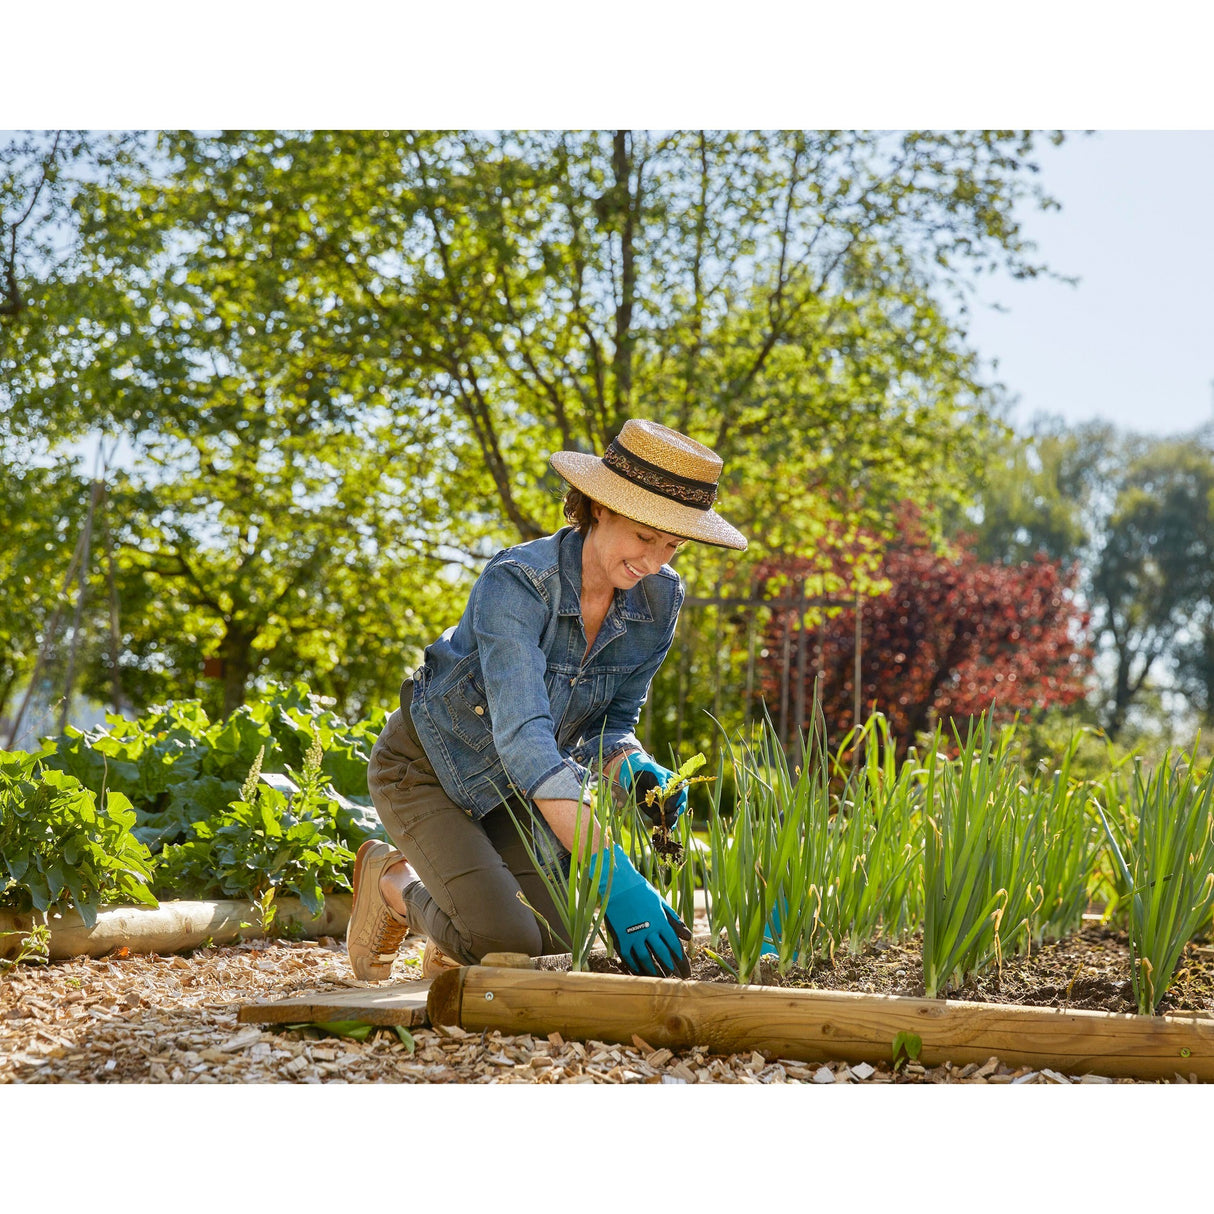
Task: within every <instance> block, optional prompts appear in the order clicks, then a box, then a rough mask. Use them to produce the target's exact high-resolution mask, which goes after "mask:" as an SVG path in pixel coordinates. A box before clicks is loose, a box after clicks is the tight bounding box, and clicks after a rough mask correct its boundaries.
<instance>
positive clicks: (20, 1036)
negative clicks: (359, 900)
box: [0, 938, 1187, 1084]
mask: <svg viewBox="0 0 1214 1214" xmlns="http://www.w3.org/2000/svg"><path fill="white" fill-rule="evenodd" d="M423 943H424V941H423V940H420V939H417V940H415V939H410V940H409V941H407V942H406V946H405V947H404V948H403V949H402V951H401V954H400V957H399V958H398V960H397V963H396V969H395V970H394V972H393V978H394V979H395V980H406V979H408V978H409V977H419V976H420V963H421V948H422V945H423ZM363 985H365V984H363V983H360V982H358V981H357V980H355V979H354V978H352V977H351V974H350V969H349V964H348V962H347V959H346V952H345V945H344V943H342V942H339V941H336V940H333V939H330V938H324V939H322V940H320V941H308V942H298V943H292V942H287V941H264V940H263V941H249V942H245V943H242V944H237V945H233V946H230V947H217V948H204V949H198V950H196V951H194V952H193V953H192V954H189V955H174V956H158V955H136V954H127V953H125V952H124V951H123V950H118V951H117V952H116V953H113V954H111V955H110V956H109V957H106V958H102V959H99V960H98V959H90V958H86V957H79V958H76V959H74V960H72V961H61V962H52V963H50V964H47V965H38V964H29V963H26V964H22V965H20V966H18V967H16V968H15V969H12V970H10V971H9V972H8V973H7V974H3V975H0V1083H18V1084H28V1083H125V1084H145V1083H169V1084H185V1083H444V1084H448V1083H454V1084H475V1083H495V1084H499V1083H602V1084H644V1083H653V1084H687V1083H734V1084H755V1083H761V1084H764V1083H765V1084H770V1083H776V1084H784V1083H813V1084H839V1083H841V1084H855V1083H860V1084H889V1083H946V1084H947V1083H967V1084H977V1083H981V1084H1026V1083H1054V1084H1070V1083H1083V1084H1092V1083H1114V1082H1116V1083H1131V1082H1134V1081H1132V1080H1125V1079H1117V1080H1114V1079H1110V1078H1107V1077H1103V1076H1093V1075H1085V1076H1082V1077H1080V1076H1071V1075H1062V1074H1059V1073H1056V1072H1054V1071H1050V1070H1037V1071H1034V1070H1030V1069H1028V1068H1025V1067H1021V1068H1018V1069H1016V1068H1011V1067H1008V1066H1004V1065H1002V1064H1001V1063H1000V1062H999V1060H998V1059H997V1058H991V1059H989V1060H988V1061H987V1062H986V1063H984V1064H977V1063H971V1064H969V1065H967V1066H958V1067H954V1066H951V1065H947V1064H946V1065H944V1066H938V1067H931V1068H925V1067H923V1066H921V1065H919V1064H918V1063H914V1062H911V1063H908V1064H906V1065H905V1066H904V1067H903V1068H901V1069H900V1070H899V1071H897V1072H895V1071H894V1069H893V1067H892V1065H891V1064H890V1063H889V1062H888V1061H881V1060H874V1061H873V1062H872V1063H860V1064H852V1065H850V1066H849V1065H848V1064H847V1063H844V1062H830V1063H824V1064H819V1063H806V1062H798V1061H794V1060H791V1059H786V1058H777V1057H773V1056H767V1055H764V1054H761V1053H757V1052H755V1053H747V1054H732V1055H712V1054H709V1053H707V1052H706V1051H705V1050H703V1049H699V1048H697V1049H691V1050H686V1051H681V1052H673V1051H671V1050H669V1049H654V1048H653V1047H652V1046H650V1045H649V1044H647V1043H646V1042H644V1041H642V1040H641V1039H640V1038H634V1040H633V1042H632V1043H631V1044H630V1045H613V1044H609V1043H605V1042H601V1041H584V1042H583V1041H564V1040H562V1038H561V1037H560V1035H559V1034H556V1033H554V1034H552V1035H551V1036H550V1037H548V1038H542V1037H535V1036H503V1035H502V1034H500V1033H497V1032H493V1033H485V1034H481V1033H475V1034H469V1033H466V1032H464V1031H462V1030H460V1029H418V1030H414V1031H413V1033H412V1038H413V1040H412V1048H410V1044H409V1043H408V1042H405V1041H402V1040H401V1039H400V1038H399V1037H398V1036H397V1034H396V1033H395V1032H394V1031H393V1030H390V1029H379V1030H376V1031H374V1032H373V1033H372V1034H371V1035H370V1036H369V1037H367V1038H366V1039H365V1040H363V1041H358V1040H353V1039H350V1038H346V1037H336V1036H331V1035H322V1034H320V1033H319V1031H318V1030H315V1029H308V1030H303V1029H294V1030H286V1029H280V1028H278V1027H277V1026H264V1027H263V1026H257V1025H241V1024H238V1023H237V1019H236V1017H237V1012H238V1010H239V1008H240V1007H241V1005H242V1004H245V1003H249V1002H254V1001H261V1000H269V999H277V998H286V997H290V996H299V995H306V994H311V993H317V992H321V991H333V990H338V989H343V988H350V987H359V986H363ZM1186 1081H1187V1080H1186V1078H1185V1077H1184V1076H1180V1075H1178V1076H1176V1078H1175V1080H1173V1081H1172V1082H1180V1083H1184V1082H1186Z"/></svg>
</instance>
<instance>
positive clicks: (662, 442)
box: [549, 420, 746, 549]
mask: <svg viewBox="0 0 1214 1214" xmlns="http://www.w3.org/2000/svg"><path fill="white" fill-rule="evenodd" d="M549 463H551V464H552V466H553V468H555V469H556V471H557V472H559V473H560V474H561V476H562V477H564V479H565V480H567V481H568V482H569V483H570V484H571V485H572V486H573V487H574V488H575V489H580V490H581V491H582V492H583V493H584V494H586V496H587V497H590V498H593V499H594V500H595V501H596V502H601V503H602V504H603V505H604V506H606V507H607V508H608V509H609V510H614V511H615V512H616V514H622V515H624V517H625V518H630V519H632V520H634V521H635V522H638V523H644V524H645V525H646V526H648V527H656V528H657V529H658V530H659V531H666V532H669V533H670V534H671V535H677V536H680V537H681V538H683V539H688V540H699V541H701V542H702V543H705V544H715V545H717V547H719V548H737V549H744V548H745V547H746V538H745V536H743V535H742V533H741V532H740V531H738V530H737V529H736V528H734V527H731V526H730V525H729V524H728V523H727V522H726V521H725V520H724V519H723V518H722V517H721V516H720V515H719V514H717V513H716V511H715V510H713V508H712V504H713V502H714V501H715V500H716V496H717V481H718V480H719V479H720V476H721V466H722V465H721V457H720V456H719V455H717V453H716V452H715V451H711V450H710V449H709V448H708V447H705V446H704V445H703V443H697V442H696V441H695V440H694V439H690V438H688V437H687V436H686V435H683V434H680V433H678V431H677V430H670V429H667V427H665V426H659V425H658V424H657V422H649V421H636V420H632V421H627V422H625V423H624V428H623V429H622V430H621V431H620V434H619V437H618V438H616V439H615V440H613V442H612V444H611V446H609V447H608V448H607V451H606V453H605V454H604V455H603V456H602V458H601V459H600V458H599V456H597V455H586V454H583V453H582V452H580V451H557V452H556V453H555V454H553V455H551V456H550V457H549Z"/></svg>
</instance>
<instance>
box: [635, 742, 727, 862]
mask: <svg viewBox="0 0 1214 1214" xmlns="http://www.w3.org/2000/svg"><path fill="white" fill-rule="evenodd" d="M707 762H708V760H707V759H706V758H705V757H704V755H703V753H699V754H694V755H692V756H691V758H690V759H688V760H687V762H686V763H684V764H683V765H682V766H681V767H680V768H679V769H678V770H677V771H675V772H672V773H671V775H670V779H669V780H667V781H666V783H665V784H663V785H662V787H661V788H651V789H650V790H649V791H648V792H647V793H646V794H645V805H646V806H647V807H648V808H649V809H652V808H653V807H654V805H655V804H659V803H660V804H659V813H660V814H661V818H660V820H659V821H658V822H657V824H656V825H655V826H654V828H653V837H652V839H651V840H650V842H651V845H652V847H653V850H654V854H655V855H656V856H658V857H660V858H661V859H662V861H663V862H665V863H666V864H667V865H671V864H682V863H683V855H684V849H683V845H682V843H680V842H679V841H678V840H677V839H676V838H675V837H674V835H673V834H672V833H671V827H670V826H669V825H668V824H667V822H666V802H667V801H668V800H670V798H671V797H673V796H675V795H676V794H677V793H678V792H680V791H682V790H683V789H684V788H688V787H690V786H691V785H692V784H711V783H712V781H713V780H715V779H716V776H697V775H696V774H695V773H696V772H697V771H699V770H700V768H701V767H703V766H704V764H705V763H707Z"/></svg>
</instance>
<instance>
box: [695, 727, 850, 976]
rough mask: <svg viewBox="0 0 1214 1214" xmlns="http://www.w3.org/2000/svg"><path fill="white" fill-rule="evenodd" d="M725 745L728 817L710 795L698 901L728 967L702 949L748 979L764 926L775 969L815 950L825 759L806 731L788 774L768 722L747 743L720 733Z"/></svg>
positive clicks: (816, 738) (823, 879)
mask: <svg viewBox="0 0 1214 1214" xmlns="http://www.w3.org/2000/svg"><path fill="white" fill-rule="evenodd" d="M726 746H727V748H728V752H729V757H730V760H731V762H732V764H733V774H734V784H735V788H736V800H735V802H734V809H733V815H732V819H731V821H730V822H728V823H726V820H725V817H724V815H723V813H722V809H721V805H720V801H719V795H718V796H716V797H714V798H713V801H712V806H711V812H710V815H709V839H710V849H711V854H710V857H709V861H708V865H707V870H706V884H705V899H706V902H707V905H708V918H709V923H710V926H711V929H712V931H713V933H714V935H720V933H722V932H724V934H725V937H726V939H727V940H728V942H729V947H730V950H731V952H732V953H733V956H734V961H735V962H736V969H735V968H734V966H731V965H729V964H728V962H727V961H725V960H724V958H722V957H721V956H720V955H719V954H717V953H715V952H713V951H712V950H707V951H709V953H710V955H712V956H713V957H714V958H716V960H717V961H718V963H719V964H721V965H722V966H724V968H726V969H727V970H729V972H731V973H733V974H734V976H735V977H737V979H738V981H739V982H749V981H753V980H754V977H755V975H756V973H757V970H758V964H759V958H760V956H761V955H762V952H763V946H764V942H765V939H768V938H769V937H770V936H771V934H772V932H773V929H778V930H775V938H776V944H775V947H776V961H777V966H778V968H779V970H780V972H781V973H786V972H787V970H788V969H789V967H790V966H791V965H792V964H793V963H794V962H795V961H797V960H798V959H799V958H808V957H810V956H812V955H813V953H814V951H815V948H816V947H817V944H816V937H817V935H818V932H819V928H820V926H821V922H822V920H821V911H822V904H823V899H824V896H825V895H826V893H827V890H828V880H827V874H828V869H829V854H830V840H829V834H830V811H831V799H830V789H829V785H830V770H829V757H828V755H827V752H826V748H825V741H824V738H823V737H822V735H821V732H820V730H818V729H817V728H815V729H814V730H812V731H811V733H810V735H809V736H808V737H807V738H803V739H802V741H801V747H800V752H799V762H798V763H796V764H795V766H794V769H793V771H791V772H790V771H789V763H788V760H787V758H786V757H785V754H784V751H783V748H782V747H781V745H780V743H779V739H778V736H777V734H776V730H775V727H774V725H773V724H772V722H771V720H770V718H766V719H765V720H764V721H763V722H762V723H761V725H760V727H759V730H758V733H757V737H756V738H755V739H754V741H753V742H746V741H743V740H740V739H739V740H738V741H737V744H736V745H735V743H734V742H733V741H731V740H729V739H728V738H727V739H726ZM722 762H723V758H722ZM717 787H718V789H719V788H720V787H722V782H721V781H718V784H717Z"/></svg>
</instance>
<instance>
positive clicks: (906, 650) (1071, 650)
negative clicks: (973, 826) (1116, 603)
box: [759, 509, 1091, 750]
mask: <svg viewBox="0 0 1214 1214" xmlns="http://www.w3.org/2000/svg"><path fill="white" fill-rule="evenodd" d="M899 532H900V539H899V541H898V542H897V543H895V544H894V545H893V546H891V547H889V548H887V549H886V551H885V553H884V554H883V556H882V558H881V563H880V565H879V571H878V577H879V578H880V579H881V580H885V581H888V582H889V583H890V588H889V589H888V590H887V591H886V592H885V593H883V594H880V595H877V596H866V597H864V598H862V599H861V606H860V612H861V615H860V623H861V643H860V693H861V694H860V703H861V713H862V716H863V717H867V716H868V715H869V714H870V713H871V712H873V711H874V710H875V711H880V712H882V713H884V714H885V716H886V717H887V718H888V720H889V723H890V729H891V732H892V734H893V735H894V736H895V737H896V739H897V741H898V746H899V749H900V750H905V748H906V747H907V746H908V745H909V744H910V743H911V742H913V741H914V738H915V735H916V734H918V733H921V732H923V731H925V730H928V729H930V728H932V725H933V723H934V722H935V721H936V720H946V719H947V718H950V717H951V718H953V719H954V720H957V719H959V718H966V717H970V716H976V715H977V714H978V713H980V712H983V711H986V710H989V709H991V707H992V704H993V705H994V717H995V719H996V720H1010V719H1011V718H1012V716H1013V715H1014V714H1016V713H1017V712H1019V713H1020V714H1021V715H1022V716H1023V715H1026V714H1031V715H1035V714H1037V713H1038V712H1040V711H1044V710H1045V709H1048V708H1051V707H1055V706H1061V707H1065V706H1066V705H1069V704H1073V703H1074V702H1075V701H1076V700H1079V699H1081V698H1082V697H1083V695H1084V694H1085V690H1086V688H1085V685H1084V681H1085V676H1086V673H1087V671H1088V669H1089V665H1090V660H1091V649H1090V647H1089V645H1088V641H1087V629H1088V616H1087V613H1085V612H1083V611H1082V610H1081V609H1080V607H1079V605H1078V604H1077V603H1076V602H1075V598H1074V589H1075V584H1076V580H1077V577H1078V570H1077V568H1076V567H1074V566H1071V567H1069V568H1063V567H1062V565H1061V563H1060V562H1054V561H1049V560H1047V559H1046V558H1045V557H1044V556H1038V557H1037V558H1036V559H1035V560H1033V561H1025V562H1022V563H1020V564H1018V565H1002V564H983V563H982V562H980V561H979V560H978V558H977V557H976V556H975V555H974V552H973V549H972V545H971V543H970V541H969V540H968V539H964V538H963V539H961V540H960V541H958V542H957V543H955V544H954V546H953V548H954V551H953V553H952V555H941V554H939V553H937V552H936V551H935V549H934V548H933V547H932V545H931V544H930V542H929V541H928V539H927V537H926V535H925V534H924V532H923V530H922V527H921V526H920V524H919V522H918V518H917V515H916V514H915V513H914V511H913V510H911V509H906V510H904V512H903V515H902V517H901V519H900V520H899ZM820 567H821V564H820V562H819V563H817V564H813V565H811V562H809V561H805V560H786V561H782V562H771V563H769V564H767V565H766V566H765V567H764V568H763V569H762V570H760V571H759V575H760V578H762V579H764V580H767V581H774V580H779V581H787V580H789V579H791V580H792V581H793V582H796V580H797V579H798V578H803V577H805V576H806V575H807V574H808V573H809V572H810V571H811V568H812V569H813V570H817V569H820ZM836 572H838V570H836ZM799 627H800V616H799V613H798V612H795V611H791V610H786V611H781V612H777V613H773V617H772V622H771V625H770V628H769V631H768V634H767V636H766V638H765V648H766V651H767V654H768V655H769V656H768V657H767V659H766V665H765V668H764V671H763V688H764V694H765V695H766V697H767V700H768V703H769V704H771V703H778V702H780V697H781V694H782V688H783V683H784V678H785V673H784V669H783V661H782V659H783V656H784V654H786V653H789V652H793V653H795V652H797V651H798V646H797V644H796V641H797V640H798V639H799V638H797V636H796V632H797V630H798V629H799ZM790 632H791V634H792V636H791V639H792V641H793V643H792V644H791V645H786V640H787V639H789V638H788V636H787V634H789V633H790ZM806 640H807V642H808V653H809V655H810V660H809V661H808V663H806V667H807V668H806V671H805V677H804V678H800V677H799V676H800V673H801V672H800V668H799V667H798V665H797V664H795V663H794V664H793V666H792V668H791V669H789V670H788V672H787V678H788V679H789V680H790V683H791V686H790V692H789V700H790V702H791V703H792V704H793V705H795V704H796V697H797V696H800V697H801V711H800V712H799V713H798V712H796V711H795V709H794V711H793V712H790V714H789V719H790V720H794V719H798V718H799V719H801V720H804V721H808V720H809V719H810V712H811V705H812V697H813V682H814V679H815V677H816V676H817V675H818V674H819V672H821V675H822V678H821V682H820V684H819V696H820V698H821V704H822V711H823V714H824V715H825V718H826V725H827V731H828V736H829V738H830V739H831V742H832V744H833V745H837V744H838V743H839V742H840V741H841V740H842V738H843V736H844V735H845V734H846V733H847V731H848V730H849V729H850V728H851V727H852V726H853V725H854V724H855V703H856V697H855V673H854V672H855V654H856V617H855V611H854V609H851V610H848V609H844V610H841V611H838V612H837V613H836V614H834V615H833V617H831V618H828V619H826V620H825V621H823V622H822V623H821V624H820V625H819V626H815V625H813V624H810V625H809V634H808V636H807V637H806Z"/></svg>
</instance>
